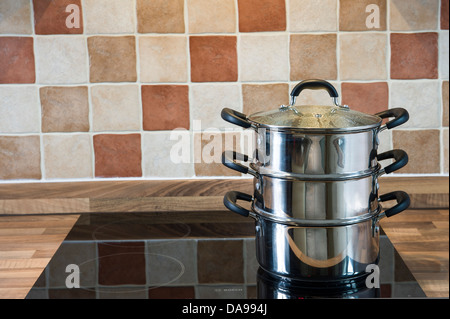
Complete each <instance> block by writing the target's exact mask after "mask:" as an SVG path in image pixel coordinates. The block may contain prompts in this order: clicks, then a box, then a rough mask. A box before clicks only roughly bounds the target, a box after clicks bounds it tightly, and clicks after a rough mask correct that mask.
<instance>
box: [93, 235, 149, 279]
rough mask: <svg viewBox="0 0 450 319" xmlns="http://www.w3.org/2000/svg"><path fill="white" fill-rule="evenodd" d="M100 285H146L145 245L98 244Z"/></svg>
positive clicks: (142, 243)
mask: <svg viewBox="0 0 450 319" xmlns="http://www.w3.org/2000/svg"><path fill="white" fill-rule="evenodd" d="M97 249H98V283H99V284H100V285H105V286H112V285H145V283H146V276H145V243H144V242H105V243H98V245H97Z"/></svg>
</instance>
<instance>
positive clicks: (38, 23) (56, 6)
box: [33, 0, 83, 34]
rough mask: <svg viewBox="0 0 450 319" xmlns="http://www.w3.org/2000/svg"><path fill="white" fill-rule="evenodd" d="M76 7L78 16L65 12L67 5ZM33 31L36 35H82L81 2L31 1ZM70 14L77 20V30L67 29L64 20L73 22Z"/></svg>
mask: <svg viewBox="0 0 450 319" xmlns="http://www.w3.org/2000/svg"><path fill="white" fill-rule="evenodd" d="M71 4H73V5H76V6H78V8H79V14H76V12H73V11H72V10H71V11H70V12H66V8H67V6H69V5H71ZM33 8H34V30H35V32H36V34H83V9H82V6H81V0H58V1H54V0H33ZM71 14H75V15H74V17H75V16H76V17H78V18H79V28H77V27H75V28H69V27H68V26H67V25H66V20H67V19H69V21H72V22H73V19H71V17H69V16H71Z"/></svg>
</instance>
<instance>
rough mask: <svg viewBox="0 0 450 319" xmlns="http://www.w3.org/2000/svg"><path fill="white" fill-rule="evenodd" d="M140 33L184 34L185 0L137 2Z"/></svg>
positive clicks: (139, 0) (141, 0)
mask: <svg viewBox="0 0 450 319" xmlns="http://www.w3.org/2000/svg"><path fill="white" fill-rule="evenodd" d="M136 10H137V20H138V32H140V33H184V0H172V1H167V0H152V1H148V0H136Z"/></svg>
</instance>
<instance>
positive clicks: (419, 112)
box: [390, 81, 442, 129]
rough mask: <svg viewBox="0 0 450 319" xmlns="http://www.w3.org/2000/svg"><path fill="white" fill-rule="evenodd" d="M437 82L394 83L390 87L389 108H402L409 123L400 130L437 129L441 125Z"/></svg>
mask: <svg viewBox="0 0 450 319" xmlns="http://www.w3.org/2000/svg"><path fill="white" fill-rule="evenodd" d="M440 94H441V91H440V84H439V82H438V81H426V82H418V81H395V82H393V83H391V85H390V104H391V107H403V108H405V109H406V110H408V112H409V121H408V122H407V123H405V124H403V125H402V126H401V128H414V129H415V128H438V127H440V125H441V121H442V118H441V103H440Z"/></svg>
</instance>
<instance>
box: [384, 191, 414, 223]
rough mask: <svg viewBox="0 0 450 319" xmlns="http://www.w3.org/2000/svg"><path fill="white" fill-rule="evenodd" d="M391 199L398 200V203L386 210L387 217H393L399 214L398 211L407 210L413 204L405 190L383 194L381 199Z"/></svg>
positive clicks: (385, 200)
mask: <svg viewBox="0 0 450 319" xmlns="http://www.w3.org/2000/svg"><path fill="white" fill-rule="evenodd" d="M390 200H396V201H397V205H395V206H393V207H391V208H389V209H387V210H385V211H384V214H385V215H386V217H391V216H394V215H397V214H398V213H401V212H402V211H404V210H406V209H407V208H408V207H409V205H410V204H411V199H410V198H409V195H408V194H407V193H405V192H403V191H395V192H392V193H388V194H384V195H381V196H380V199H379V201H380V202H387V201H390Z"/></svg>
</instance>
